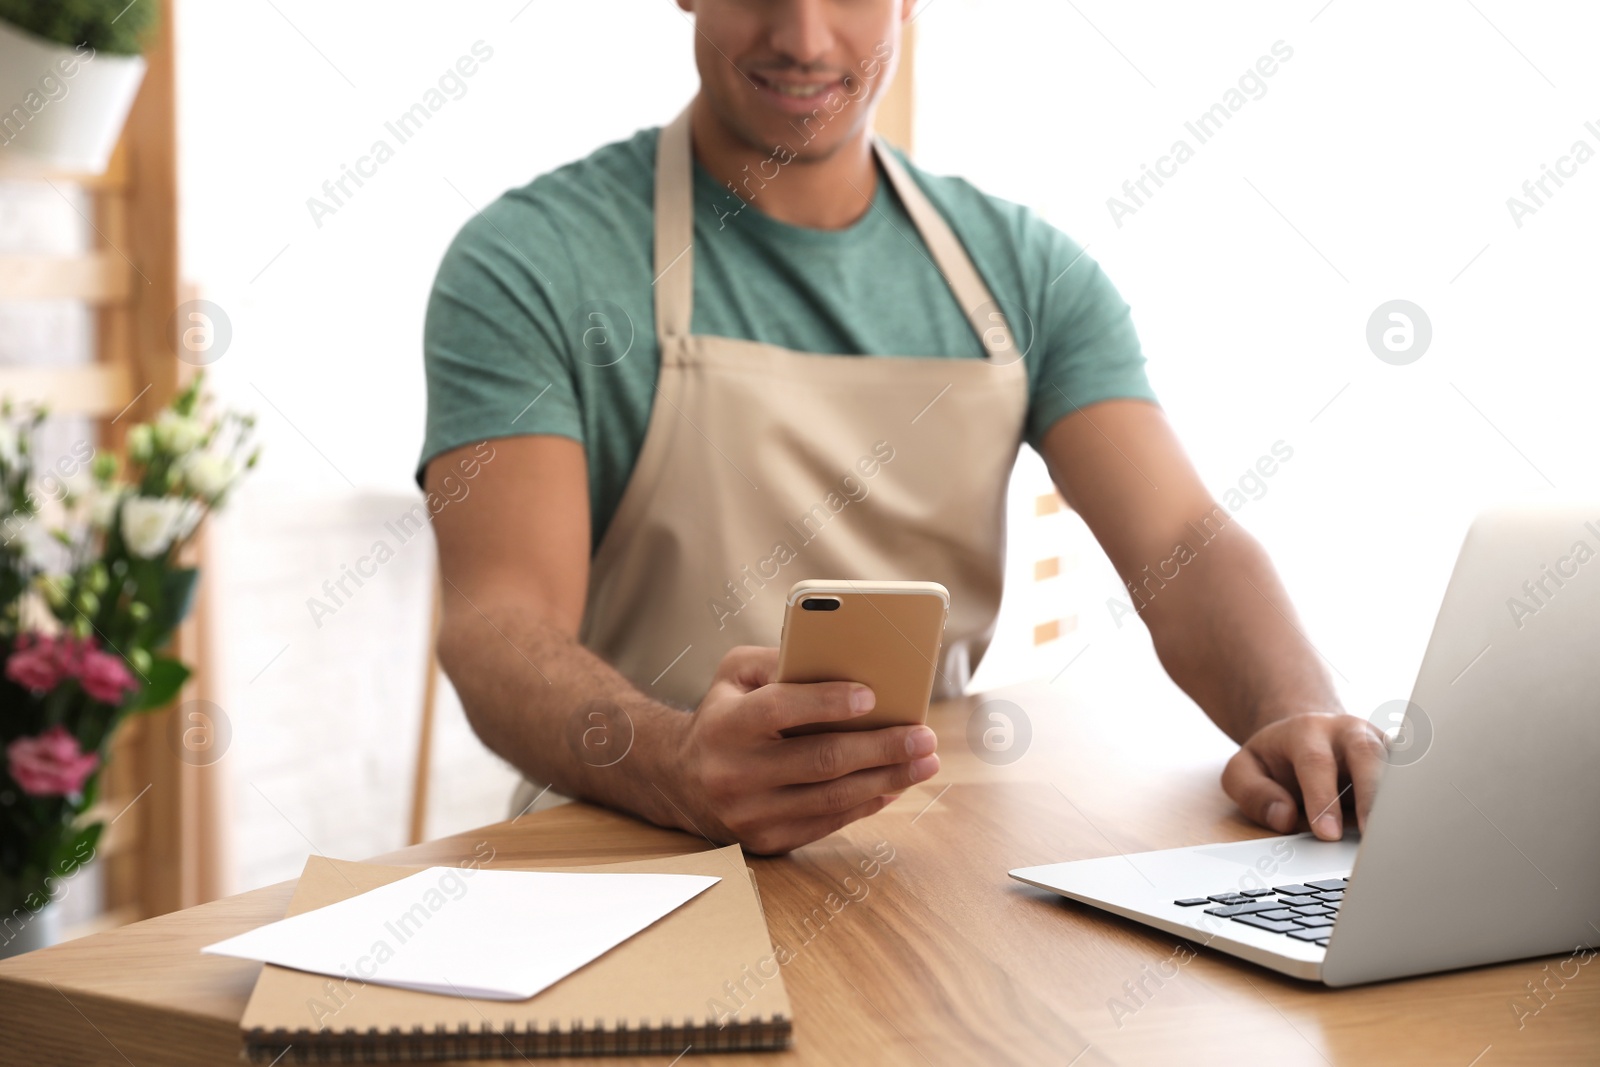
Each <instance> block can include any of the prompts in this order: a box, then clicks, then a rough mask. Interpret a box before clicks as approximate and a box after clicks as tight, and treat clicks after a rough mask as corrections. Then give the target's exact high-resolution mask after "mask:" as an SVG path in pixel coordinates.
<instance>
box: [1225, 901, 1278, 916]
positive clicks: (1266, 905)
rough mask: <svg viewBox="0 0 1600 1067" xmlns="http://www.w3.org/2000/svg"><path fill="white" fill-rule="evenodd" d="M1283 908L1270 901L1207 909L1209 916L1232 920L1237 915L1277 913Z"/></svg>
mask: <svg viewBox="0 0 1600 1067" xmlns="http://www.w3.org/2000/svg"><path fill="white" fill-rule="evenodd" d="M1280 907H1282V905H1281V904H1274V903H1273V902H1272V901H1270V900H1252V901H1249V902H1248V903H1245V904H1229V905H1226V906H1225V907H1221V908H1207V909H1206V914H1207V915H1216V916H1218V917H1220V918H1223V919H1231V918H1233V917H1234V916H1236V915H1254V914H1255V913H1256V912H1258V911H1276V910H1277V909H1278V908H1280Z"/></svg>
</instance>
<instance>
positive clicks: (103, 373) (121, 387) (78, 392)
mask: <svg viewBox="0 0 1600 1067" xmlns="http://www.w3.org/2000/svg"><path fill="white" fill-rule="evenodd" d="M0 396H4V397H6V398H8V399H10V400H12V401H14V402H19V403H30V404H37V405H39V406H40V407H44V408H48V409H49V411H50V412H51V414H54V415H89V416H93V417H96V418H108V419H109V418H115V417H116V416H117V415H118V414H120V413H121V412H122V409H123V408H125V407H127V406H128V403H129V402H130V401H131V400H132V399H133V392H132V390H131V389H130V388H129V386H128V369H127V368H126V367H123V366H117V365H114V364H108V363H101V364H88V365H86V366H81V367H0Z"/></svg>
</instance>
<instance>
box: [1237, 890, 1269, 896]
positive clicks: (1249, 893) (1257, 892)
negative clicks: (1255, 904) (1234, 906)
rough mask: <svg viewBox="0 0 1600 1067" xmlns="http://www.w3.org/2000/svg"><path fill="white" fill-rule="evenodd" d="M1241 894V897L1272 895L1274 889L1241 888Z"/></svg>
mask: <svg viewBox="0 0 1600 1067" xmlns="http://www.w3.org/2000/svg"><path fill="white" fill-rule="evenodd" d="M1239 895H1240V896H1241V897H1270V896H1271V895H1272V890H1270V889H1241V890H1239Z"/></svg>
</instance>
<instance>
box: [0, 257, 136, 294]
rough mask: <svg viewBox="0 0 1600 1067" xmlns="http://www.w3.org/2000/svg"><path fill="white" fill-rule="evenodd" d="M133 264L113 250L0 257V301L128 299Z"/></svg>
mask: <svg viewBox="0 0 1600 1067" xmlns="http://www.w3.org/2000/svg"><path fill="white" fill-rule="evenodd" d="M132 278H133V267H132V266H131V265H130V264H129V263H128V261H127V260H125V259H123V258H122V256H121V255H120V254H119V253H117V252H116V251H114V250H111V249H102V250H101V251H98V252H91V253H89V254H87V255H82V256H0V300H82V301H83V302H84V303H87V304H120V303H123V302H124V301H126V300H127V299H128V293H129V290H130V288H131V286H132Z"/></svg>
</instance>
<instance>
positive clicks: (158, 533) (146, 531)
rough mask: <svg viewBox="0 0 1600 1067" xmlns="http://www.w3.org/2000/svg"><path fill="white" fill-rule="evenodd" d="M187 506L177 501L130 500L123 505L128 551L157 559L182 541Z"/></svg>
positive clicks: (123, 530)
mask: <svg viewBox="0 0 1600 1067" xmlns="http://www.w3.org/2000/svg"><path fill="white" fill-rule="evenodd" d="M188 510H189V509H188V508H187V507H186V506H185V502H184V501H182V500H179V499H177V498H176V497H168V496H162V497H149V496H134V497H129V498H128V499H127V500H126V501H124V502H123V505H122V539H123V540H124V541H125V542H127V545H128V551H129V552H132V553H133V554H134V555H135V556H140V557H143V558H144V559H153V558H154V557H156V556H159V555H161V554H162V553H164V552H166V550H167V549H168V548H170V547H171V546H172V542H173V539H174V538H178V537H182V536H183V534H184V532H185V531H184V529H183V525H184V523H185V521H187V519H188V515H187V512H188Z"/></svg>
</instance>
